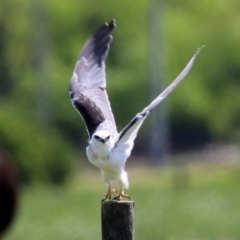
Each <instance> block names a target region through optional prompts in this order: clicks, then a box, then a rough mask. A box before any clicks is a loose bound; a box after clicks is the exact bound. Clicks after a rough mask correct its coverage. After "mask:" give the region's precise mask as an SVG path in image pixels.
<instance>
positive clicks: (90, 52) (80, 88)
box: [69, 20, 117, 138]
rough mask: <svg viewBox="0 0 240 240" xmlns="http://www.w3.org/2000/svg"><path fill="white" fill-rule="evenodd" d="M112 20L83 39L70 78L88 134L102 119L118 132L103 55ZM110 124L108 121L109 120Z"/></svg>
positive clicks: (76, 103)
mask: <svg viewBox="0 0 240 240" xmlns="http://www.w3.org/2000/svg"><path fill="white" fill-rule="evenodd" d="M115 27H116V22H115V20H112V21H111V22H109V23H105V24H104V25H103V26H102V27H101V28H100V29H98V30H97V31H96V32H95V33H94V34H93V35H92V36H91V37H90V38H89V39H88V41H87V42H86V43H85V45H84V47H83V50H82V52H81V54H80V56H79V58H78V60H77V63H76V66H75V68H74V72H73V76H72V78H71V81H70V89H69V92H70V98H71V101H72V104H73V106H74V107H75V109H76V110H77V112H78V113H79V114H80V115H81V116H82V118H83V120H84V122H85V125H86V128H87V131H88V134H89V137H90V138H91V136H92V134H93V133H94V132H95V131H96V129H97V128H98V126H99V125H100V124H101V127H103V123H104V122H105V121H107V122H109V121H110V122H111V123H112V124H110V125H111V127H112V132H114V133H115V134H117V131H116V124H115V120H114V116H113V114H112V110H111V106H110V103H109V100H108V96H107V93H106V91H105V88H106V78H105V63H104V61H105V59H106V57H107V55H108V51H109V48H110V44H111V42H112V36H111V33H112V31H113V30H114V28H115ZM108 125H109V124H108Z"/></svg>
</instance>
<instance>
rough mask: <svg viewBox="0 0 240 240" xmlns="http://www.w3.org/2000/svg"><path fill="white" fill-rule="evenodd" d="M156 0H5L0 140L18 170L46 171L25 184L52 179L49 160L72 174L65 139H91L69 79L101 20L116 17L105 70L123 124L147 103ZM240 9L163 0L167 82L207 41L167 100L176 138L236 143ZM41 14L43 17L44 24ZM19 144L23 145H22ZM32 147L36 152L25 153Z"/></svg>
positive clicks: (1, 9)
mask: <svg viewBox="0 0 240 240" xmlns="http://www.w3.org/2000/svg"><path fill="white" fill-rule="evenodd" d="M152 3H153V1H147V0H139V1H138V3H137V4H136V2H134V1H127V0H122V1H118V2H114V3H113V2H112V1H110V0H103V1H93V0H89V1H83V0H79V1H75V0H70V1H65V2H61V3H60V2H59V1H56V0H50V1H38V0H33V1H29V0H12V1H7V0H2V1H1V3H0V4H1V6H0V34H1V36H0V93H1V97H0V101H1V102H2V103H0V107H1V108H0V117H1V118H0V121H1V131H2V132H4V135H2V134H1V136H0V138H1V144H2V145H3V147H6V148H9V146H12V147H11V151H10V150H9V151H10V152H11V154H12V155H13V158H16V159H18V161H17V162H18V166H19V168H20V169H22V171H24V170H23V169H24V166H26V168H32V169H33V168H36V169H37V168H38V166H40V165H42V167H43V166H44V167H43V168H44V169H45V170H44V171H43V172H41V173H40V172H39V173H38V174H32V175H31V176H28V175H27V174H31V173H26V174H24V176H25V177H24V179H25V181H30V178H36V179H38V178H39V179H40V178H45V175H46V176H48V177H46V179H48V178H51V177H50V172H51V171H50V170H49V173H47V172H48V170H47V165H48V164H49V165H51V166H55V164H58V167H59V168H60V169H55V170H53V171H60V172H61V171H63V172H64V171H66V172H67V169H68V167H66V170H64V168H65V167H62V168H61V167H60V166H59V164H63V165H64V164H66V165H68V160H67V159H69V158H70V152H72V150H67V148H65V147H63V146H69V142H70V143H71V145H75V146H76V145H78V144H79V142H86V139H87V133H86V131H85V127H84V124H83V122H82V120H81V118H80V117H79V116H77V113H76V112H75V111H74V110H73V109H72V107H71V104H70V101H69V99H68V84H69V79H70V77H71V74H72V70H73V68H74V65H75V61H76V59H77V57H78V54H79V52H80V50H81V48H82V46H83V44H84V42H85V41H86V39H87V38H88V37H89V35H91V34H92V32H93V31H95V30H96V28H98V27H99V26H100V25H101V24H102V23H103V22H106V21H109V20H111V19H112V18H115V19H116V20H117V29H116V31H115V32H114V33H113V36H114V41H113V43H112V46H111V51H110V54H109V57H108V59H107V70H106V71H107V80H108V93H109V97H110V100H111V104H112V109H113V112H114V114H115V117H116V122H117V124H118V127H119V129H118V130H121V128H122V127H123V126H125V124H126V123H127V122H128V121H129V120H130V119H131V118H132V117H133V116H134V115H135V114H136V111H140V110H141V109H142V108H143V107H144V106H146V104H147V103H148V102H149V101H150V99H149V92H148V91H146V90H147V89H150V88H149V83H150V80H149V75H150V74H149V72H148V71H149V70H148V69H149V57H150V56H149V47H150V46H149V31H150V28H151V25H150V21H149V17H150V15H151V12H150V9H151V8H150V4H152ZM239 9H240V2H239V1H238V0H232V1H229V0H222V1H217V0H213V1H210V2H209V1H207V0H201V1H200V0H199V1H194V2H189V1H187V0H178V1H165V6H164V16H163V18H159V19H164V21H163V22H160V21H159V26H160V25H161V24H162V25H163V29H164V32H163V41H162V42H159V46H160V45H162V44H163V45H164V56H163V62H164V71H165V74H164V75H165V78H166V82H165V83H164V85H166V86H167V84H168V83H170V82H171V81H172V80H173V79H174V78H175V77H176V76H177V75H178V73H179V72H180V71H181V70H182V68H183V67H184V66H185V64H186V63H187V61H188V60H189V59H190V57H192V55H193V54H194V52H195V51H196V49H197V48H198V47H201V46H202V45H206V47H205V48H204V49H203V50H202V53H201V54H200V56H199V58H198V60H197V61H196V64H195V66H194V68H193V69H192V71H191V73H190V74H189V76H188V77H187V79H186V80H185V81H184V82H183V83H182V84H181V85H180V86H179V87H178V89H177V90H176V91H174V93H172V94H171V96H170V97H169V98H168V100H167V106H168V107H169V115H170V116H169V119H170V123H171V131H172V132H171V136H172V141H173V144H175V145H180V146H181V144H183V143H184V142H187V143H194V142H198V141H199V142H200V143H205V142H207V141H213V140H214V141H220V140H224V141H230V140H231V141H232V140H234V141H239V140H240V121H239V119H240V94H239V91H240V84H239V83H240V79H239V78H240V68H239V64H240V58H239V56H240V45H239V39H240V15H239ZM38 10H39V11H38ZM39 19H40V20H42V22H40V23H41V24H40V23H39V25H38V22H39ZM42 28H45V32H44V34H43V35H44V36H45V39H44V40H43V42H44V43H45V45H46V46H45V45H44V47H43V46H41V45H39V46H36V45H34V41H35V40H36V36H38V35H37V34H39V32H40V35H41V29H42ZM41 36H42V35H41ZM39 41H40V40H39ZM41 47H43V49H41ZM39 50H40V52H41V50H43V51H44V54H43V55H44V56H45V57H44V59H43V61H44V64H43V66H42V71H43V73H42V75H41V73H40V74H38V73H37V71H36V66H37V65H36V63H37V61H36V59H37V57H38V55H36V54H37V53H38V52H39ZM156 51H157V49H156ZM37 60H38V59H37ZM43 80H44V81H43ZM41 84H42V85H44V86H45V87H43V86H42V85H41ZM133 89H134V91H133ZM39 99H40V100H41V99H43V100H44V99H48V101H49V102H47V104H46V106H47V107H48V108H49V109H48V111H50V113H51V114H50V117H49V120H48V124H45V125H44V123H43V122H42V121H41V120H40V119H41V118H38V117H36V116H38V113H36V111H37V110H36V109H37V105H38V102H39V101H40V100H39ZM133 99H136V100H135V101H133ZM6 101H7V102H8V104H7V105H5V104H4V103H5V102H6ZM2 104H3V106H2ZM47 107H46V108H47ZM8 108H9V109H8ZM22 109H24V111H23V112H22ZM20 113H21V114H20ZM123 113H124V114H123ZM12 114H13V115H12ZM40 114H41V113H40ZM43 114H44V113H43ZM11 116H12V117H11ZM19 116H21V117H19ZM31 116H32V117H31ZM33 116H34V117H33ZM15 124H16V126H18V127H20V129H21V134H20V129H18V128H17V127H16V128H17V130H18V131H19V133H18V134H17V132H13V131H12V130H11V128H12V127H14V125H15ZM148 124H149V122H147V124H145V125H144V127H143V128H144V129H143V131H142V134H141V136H140V138H145V137H146V133H147V131H146V129H147V127H148ZM51 126H54V129H55V130H52V129H51ZM38 128H40V129H42V130H37V129H38ZM36 132H39V134H37V135H36ZM49 132H51V134H50V135H49ZM33 133H34V134H33ZM62 135H64V136H66V137H65V138H63V137H60V136H62ZM16 136H17V137H18V138H19V139H18V140H16ZM21 136H22V137H21ZM33 136H34V137H33ZM35 138H36V139H38V138H39V139H41V140H36V141H40V142H41V144H42V145H44V146H43V148H42V149H41V150H40V149H38V148H37V147H36V144H34V142H33V139H35ZM60 138H61V140H60ZM16 141H20V142H24V143H26V144H25V145H22V147H20V146H19V145H18V144H17V143H16ZM15 146H16V147H15ZM23 146H25V147H23ZM34 146H35V147H34ZM32 147H33V149H31V148H32ZM70 147H71V146H69V148H70ZM53 149H55V150H57V149H61V150H64V153H63V152H61V153H60V152H57V151H55V150H53ZM52 151H53V152H52ZM20 153H21V154H20ZM28 153H29V154H30V155H29V156H31V157H26V158H25V157H24V156H27V155H28ZM51 154H52V155H53V157H52V159H51V160H50V155H51ZM55 154H57V155H55ZM65 154H66V155H67V156H68V157H64V155H65ZM45 155H46V156H48V157H44V156H45ZM73 155H74V154H73ZM21 158H23V159H21ZM59 158H61V159H62V160H59ZM73 158H74V157H73ZM40 159H44V160H40ZM64 159H65V160H64ZM60 162H61V163H60ZM45 164H47V165H45ZM27 166H28V167H27ZM51 168H52V167H51ZM53 169H54V168H53ZM61 169H62V170H61ZM40 175H41V176H40ZM63 175H64V174H63ZM53 179H55V177H53ZM53 179H52V180H53ZM54 181H55V180H54Z"/></svg>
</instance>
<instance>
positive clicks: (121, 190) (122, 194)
mask: <svg viewBox="0 0 240 240" xmlns="http://www.w3.org/2000/svg"><path fill="white" fill-rule="evenodd" d="M122 198H128V199H130V197H129V196H128V195H127V194H125V192H124V191H123V188H121V189H120V192H119V194H118V195H117V196H116V197H115V198H113V200H118V201H120V200H122Z"/></svg>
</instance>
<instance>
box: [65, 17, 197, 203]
mask: <svg viewBox="0 0 240 240" xmlns="http://www.w3.org/2000/svg"><path fill="white" fill-rule="evenodd" d="M115 28H116V21H115V20H114V19H113V20H112V21H110V22H108V23H107V22H106V23H105V24H103V25H102V26H101V27H100V28H99V29H98V30H96V31H95V32H94V33H93V35H92V36H90V37H89V39H88V40H87V41H86V43H85V45H84V47H83V49H82V51H81V53H80V55H79V57H78V59H77V62H76V65H75V68H74V71H73V75H72V77H71V80H70V85H69V96H70V99H71V103H72V105H73V107H74V108H75V109H76V111H77V112H78V113H79V114H80V116H81V117H82V119H83V121H84V122H85V126H86V130H87V132H88V136H89V139H88V146H87V147H86V155H87V158H88V160H89V161H90V163H92V164H93V165H94V166H95V167H97V168H99V169H100V172H101V175H102V177H103V180H104V182H105V184H106V185H107V192H106V194H105V195H104V197H103V198H102V202H103V201H105V200H106V199H109V200H116V201H120V200H123V198H128V199H130V196H129V195H127V194H126V193H125V189H128V187H129V182H128V175H127V172H126V171H125V164H126V161H127V159H128V158H129V156H130V154H131V151H132V149H133V146H134V140H135V138H136V136H137V134H138V131H139V129H140V127H141V125H142V124H143V122H144V120H145V119H146V117H147V116H148V115H149V113H150V112H151V111H152V110H153V109H154V108H155V107H156V106H157V105H158V104H159V103H160V102H161V101H162V100H163V99H165V98H166V97H167V96H168V94H169V93H170V92H171V91H172V90H173V89H174V88H175V87H176V86H177V85H178V84H179V83H180V82H181V81H182V80H183V78H184V77H185V76H186V75H187V73H188V72H189V70H190V69H191V68H192V66H193V64H194V61H195V59H196V57H197V55H198V54H199V52H200V50H201V48H198V49H197V51H196V53H195V54H194V56H193V57H192V58H191V60H190V61H189V62H188V64H187V65H186V67H185V68H184V69H183V70H182V72H181V73H180V74H179V75H178V77H177V78H176V79H175V80H174V81H173V82H172V83H171V84H170V85H169V86H168V87H167V88H166V89H165V90H164V91H163V92H162V93H161V94H159V95H158V96H157V97H156V98H155V99H154V100H153V101H152V102H151V103H150V104H149V105H148V106H147V107H145V108H144V109H143V110H142V111H141V112H139V113H137V114H136V116H135V117H134V118H133V119H132V120H131V121H130V122H129V123H128V124H127V125H126V126H125V127H124V128H123V129H122V130H121V131H120V132H118V131H117V127H116V123H115V120H114V116H113V113H112V110H111V106H110V102H109V100H108V95H107V92H106V85H107V84H106V73H105V59H106V57H107V55H108V52H109V49H110V44H111V42H112V40H113V37H112V32H113V30H114V29H115ZM115 183H116V184H119V187H120V190H119V192H118V191H117V190H116V189H113V184H115ZM114 193H116V196H115V197H114V198H112V195H113V194H114Z"/></svg>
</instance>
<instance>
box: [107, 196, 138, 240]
mask: <svg viewBox="0 0 240 240" xmlns="http://www.w3.org/2000/svg"><path fill="white" fill-rule="evenodd" d="M134 235H135V230H134V202H133V201H106V202H102V240H134Z"/></svg>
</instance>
